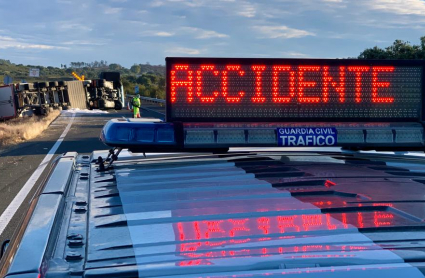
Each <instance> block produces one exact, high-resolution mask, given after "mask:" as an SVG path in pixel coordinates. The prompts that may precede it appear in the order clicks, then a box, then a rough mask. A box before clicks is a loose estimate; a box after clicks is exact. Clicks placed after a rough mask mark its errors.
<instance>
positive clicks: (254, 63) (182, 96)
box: [166, 58, 424, 121]
mask: <svg viewBox="0 0 425 278" xmlns="http://www.w3.org/2000/svg"><path fill="white" fill-rule="evenodd" d="M166 61H167V120H168V121H176V120H177V121H178V120H180V121H270V120H274V121H285V120H292V121H294V120H295V121H297V120H306V121H307V120H310V121H311V120H317V121H320V120H325V119H326V120H329V119H334V120H342V121H356V120H359V121H368V120H386V121H388V120H403V121H405V120H416V121H417V120H419V119H420V117H421V109H422V101H421V96H422V91H423V87H424V84H423V80H422V79H423V76H424V67H423V62H422V61H388V60H387V61H365V60H322V59H320V60H319V59H227V58H167V59H166Z"/></svg>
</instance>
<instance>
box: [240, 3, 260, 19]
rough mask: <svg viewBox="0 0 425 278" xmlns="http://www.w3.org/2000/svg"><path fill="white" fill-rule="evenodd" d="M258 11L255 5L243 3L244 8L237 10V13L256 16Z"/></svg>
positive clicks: (244, 15)
mask: <svg viewBox="0 0 425 278" xmlns="http://www.w3.org/2000/svg"><path fill="white" fill-rule="evenodd" d="M256 13H257V11H256V10H255V8H254V6H252V5H251V4H248V3H247V4H244V5H242V10H240V11H238V12H236V14H238V15H240V16H243V17H254V16H255V15H256Z"/></svg>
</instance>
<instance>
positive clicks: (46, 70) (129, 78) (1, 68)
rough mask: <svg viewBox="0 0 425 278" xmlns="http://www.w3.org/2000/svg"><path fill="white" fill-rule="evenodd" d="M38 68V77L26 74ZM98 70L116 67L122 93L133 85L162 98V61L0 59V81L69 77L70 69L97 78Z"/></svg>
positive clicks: (131, 88) (132, 87)
mask: <svg viewBox="0 0 425 278" xmlns="http://www.w3.org/2000/svg"><path fill="white" fill-rule="evenodd" d="M32 68H38V69H39V70H40V77H38V78H30V77H28V73H29V69H32ZM102 71H118V72H120V73H121V78H122V81H123V85H124V90H125V92H126V93H130V94H131V93H134V88H135V86H139V91H140V94H141V95H142V96H147V97H156V98H162V99H164V98H165V67H164V66H163V65H150V64H149V63H146V64H134V65H133V66H131V67H130V68H126V67H123V66H121V65H119V64H116V63H112V64H108V62H107V61H103V60H102V61H94V62H90V63H86V62H71V63H70V64H69V65H66V64H61V65H60V67H50V66H49V67H43V66H37V65H22V64H14V63H12V62H11V61H9V60H4V59H0V85H2V83H1V82H3V78H4V76H5V75H8V76H11V77H12V78H13V83H19V82H21V81H22V80H25V81H26V82H37V81H57V80H72V79H73V76H72V72H76V73H77V74H78V75H79V76H82V75H84V77H85V79H96V78H99V74H100V73H101V72H102Z"/></svg>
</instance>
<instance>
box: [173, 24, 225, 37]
mask: <svg viewBox="0 0 425 278" xmlns="http://www.w3.org/2000/svg"><path fill="white" fill-rule="evenodd" d="M180 30H182V31H187V32H190V33H193V34H194V35H195V38H196V39H211V38H228V37H229V35H226V34H222V33H218V32H216V31H212V30H204V29H201V28H195V27H182V28H180Z"/></svg>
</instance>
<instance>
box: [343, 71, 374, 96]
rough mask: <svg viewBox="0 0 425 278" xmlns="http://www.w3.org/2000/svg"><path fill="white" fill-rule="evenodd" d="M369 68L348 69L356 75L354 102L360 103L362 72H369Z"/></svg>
mask: <svg viewBox="0 0 425 278" xmlns="http://www.w3.org/2000/svg"><path fill="white" fill-rule="evenodd" d="M369 68H370V67H348V70H349V71H354V72H355V73H356V102H361V101H362V72H365V71H369Z"/></svg>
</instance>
